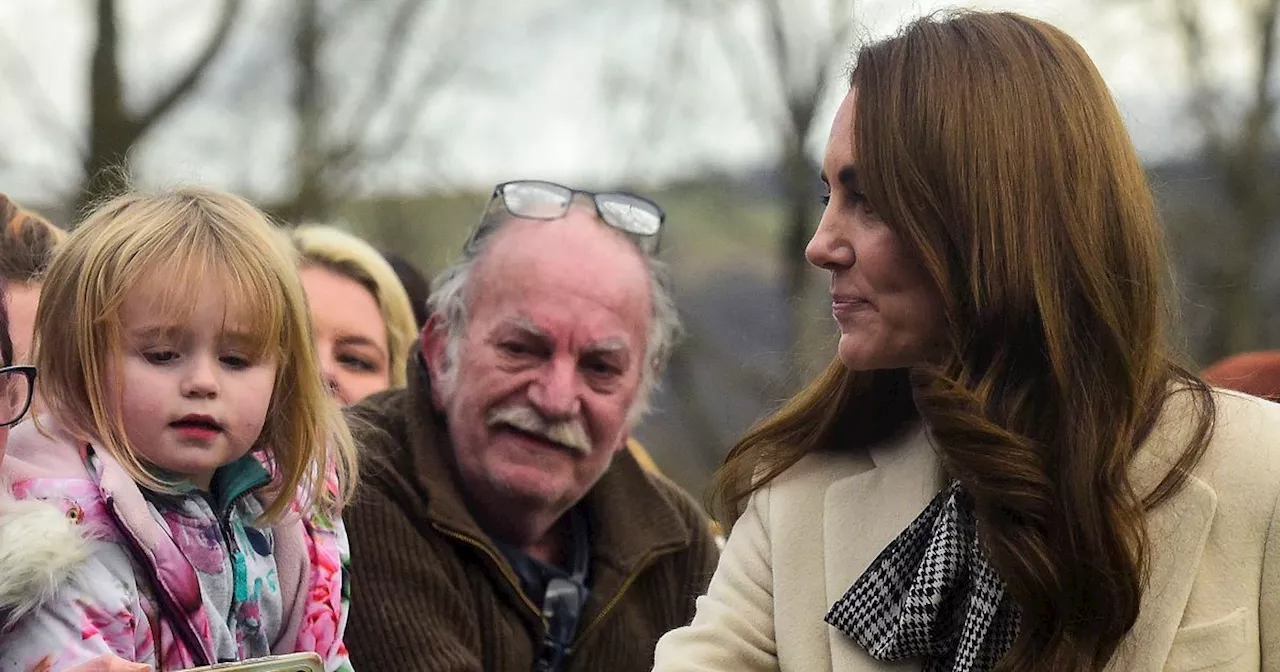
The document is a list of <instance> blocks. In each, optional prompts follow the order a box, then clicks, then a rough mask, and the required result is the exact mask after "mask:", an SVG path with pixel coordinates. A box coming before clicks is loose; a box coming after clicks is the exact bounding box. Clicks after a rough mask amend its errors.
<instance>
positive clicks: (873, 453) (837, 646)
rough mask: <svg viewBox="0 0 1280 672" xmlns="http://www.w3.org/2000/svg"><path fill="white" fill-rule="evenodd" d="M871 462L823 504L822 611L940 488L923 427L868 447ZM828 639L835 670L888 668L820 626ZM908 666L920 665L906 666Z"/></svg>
mask: <svg viewBox="0 0 1280 672" xmlns="http://www.w3.org/2000/svg"><path fill="white" fill-rule="evenodd" d="M869 452H870V457H871V461H872V462H873V463H874V464H875V466H874V467H873V468H872V469H870V470H868V471H864V472H861V473H858V474H854V475H851V476H848V477H846V478H843V479H840V480H838V481H835V482H834V483H832V484H831V485H830V486H828V488H827V492H826V497H825V501H824V503H823V509H824V515H823V528H824V529H823V540H824V545H825V547H824V549H823V557H824V559H825V563H826V604H825V607H824V610H823V612H822V614H821V615H820V616H819V618H821V617H822V616H825V615H826V609H829V608H830V607H831V605H832V604H835V602H836V601H837V600H839V599H840V598H841V597H843V596H844V594H845V592H847V591H848V590H849V587H850V586H852V585H853V582H854V581H856V580H857V579H858V577H859V576H861V575H862V573H863V572H865V571H866V569H867V567H869V566H870V565H871V563H872V561H874V560H875V559H876V557H877V556H878V555H880V552H881V551H883V550H884V548H885V547H886V546H888V545H889V542H891V541H893V540H894V538H896V537H897V536H898V535H899V534H901V533H902V531H903V530H904V529H905V528H906V527H907V525H908V524H910V523H911V521H912V520H915V518H916V516H918V515H920V512H921V511H923V510H924V508H925V506H927V505H928V504H929V501H930V500H931V499H932V498H933V496H934V495H936V494H937V493H938V491H939V490H940V489H941V488H942V485H943V478H942V473H941V469H940V467H939V462H938V458H937V455H936V454H935V453H934V449H933V446H932V445H931V444H930V439H929V436H928V434H927V432H925V431H924V430H923V429H922V428H913V429H912V430H910V432H909V433H908V434H906V435H904V436H903V437H901V438H899V439H898V440H895V441H891V442H888V443H886V444H881V445H878V446H876V447H874V448H872V449H870V451H869ZM823 625H824V627H826V628H827V636H828V637H829V638H830V641H831V660H832V670H833V672H854V671H856V670H872V669H876V670H880V669H889V668H888V667H887V666H886V664H885V663H880V662H876V661H873V660H872V659H871V658H870V657H869V656H867V654H866V653H865V652H864V651H863V650H862V649H861V647H859V646H858V645H857V644H856V643H854V641H853V640H852V639H850V638H849V637H848V636H846V635H845V634H844V633H842V632H840V631H839V630H836V629H835V628H834V627H831V626H829V625H826V624H823ZM903 667H905V668H906V669H915V668H918V666H915V665H911V664H907V665H904V666H903Z"/></svg>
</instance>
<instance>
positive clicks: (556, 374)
mask: <svg viewBox="0 0 1280 672" xmlns="http://www.w3.org/2000/svg"><path fill="white" fill-rule="evenodd" d="M529 403H531V404H533V406H534V407H535V408H537V409H538V410H539V411H540V412H542V414H543V415H544V416H545V417H548V418H570V417H573V416H575V415H577V414H578V411H579V410H580V409H581V406H582V401H581V399H580V398H579V397H578V371H577V367H576V366H575V364H574V363H573V362H572V361H569V360H567V359H566V360H553V361H551V362H548V363H547V364H546V366H544V367H542V369H541V370H540V371H539V373H538V377H537V378H536V379H535V380H534V381H533V382H532V383H530V384H529Z"/></svg>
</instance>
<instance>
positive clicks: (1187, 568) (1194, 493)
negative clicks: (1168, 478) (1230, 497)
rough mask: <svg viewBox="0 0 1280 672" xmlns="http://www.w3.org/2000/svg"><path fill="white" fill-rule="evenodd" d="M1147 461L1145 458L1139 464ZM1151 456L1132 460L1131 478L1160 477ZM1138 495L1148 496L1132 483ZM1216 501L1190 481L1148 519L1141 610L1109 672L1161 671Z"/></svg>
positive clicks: (1206, 489)
mask: <svg viewBox="0 0 1280 672" xmlns="http://www.w3.org/2000/svg"><path fill="white" fill-rule="evenodd" d="M1143 458H1145V459H1143ZM1158 461H1159V460H1157V459H1156V458H1155V457H1153V456H1141V457H1140V458H1139V459H1138V460H1136V461H1135V465H1134V466H1135V473H1139V474H1157V475H1161V476H1162V475H1163V474H1164V473H1165V472H1166V471H1167V470H1168V466H1167V465H1164V468H1163V469H1158V468H1155V467H1156V464H1153V463H1156V462H1158ZM1134 480H1135V482H1136V484H1137V485H1139V488H1138V492H1147V491H1148V488H1143V487H1141V485H1145V484H1144V483H1142V481H1145V480H1152V482H1151V483H1150V485H1151V486H1154V485H1155V482H1154V481H1156V480H1158V478H1151V479H1148V478H1135V479H1134ZM1217 508H1218V496H1217V494H1216V493H1215V492H1214V491H1213V489H1212V488H1210V487H1209V486H1208V485H1207V484H1206V483H1205V482H1204V481H1201V480H1200V479H1197V478H1195V477H1191V478H1189V479H1188V480H1187V483H1186V485H1184V486H1183V487H1182V489H1181V490H1179V491H1178V493H1177V494H1175V495H1174V496H1173V497H1171V498H1170V499H1169V500H1168V501H1166V502H1164V503H1163V504H1161V505H1160V507H1159V508H1157V509H1156V510H1154V511H1152V512H1151V513H1150V514H1148V516H1147V539H1148V545H1147V557H1148V558H1149V563H1150V564H1149V568H1148V571H1147V581H1146V583H1145V585H1144V586H1143V594H1142V608H1141V611H1140V612H1139V613H1138V620H1137V622H1135V623H1134V625H1133V629H1132V630H1130V631H1129V634H1128V636H1127V637H1125V639H1124V641H1123V642H1121V645H1120V648H1119V649H1118V650H1117V651H1116V654H1115V655H1114V656H1113V657H1112V659H1111V662H1110V663H1109V664H1108V665H1107V668H1106V669H1108V670H1116V671H1119V670H1126V671H1127V670H1160V669H1164V663H1165V658H1166V657H1167V656H1168V655H1169V649H1170V648H1171V647H1172V645H1173V637H1174V635H1175V634H1177V631H1178V626H1179V625H1180V624H1181V622H1182V613H1183V611H1184V610H1185V609H1186V605H1187V599H1188V598H1190V596H1191V587H1192V584H1194V583H1195V578H1196V568H1197V567H1198V566H1199V565H1200V556H1201V555H1202V554H1203V553H1204V547H1205V543H1206V542H1207V541H1208V539H1209V529H1210V527H1211V526H1212V523H1213V516H1214V513H1215V512H1216V511H1217Z"/></svg>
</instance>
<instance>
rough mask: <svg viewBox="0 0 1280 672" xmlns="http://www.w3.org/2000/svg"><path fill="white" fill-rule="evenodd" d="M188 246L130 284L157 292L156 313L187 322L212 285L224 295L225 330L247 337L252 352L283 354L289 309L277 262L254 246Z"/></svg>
mask: <svg viewBox="0 0 1280 672" xmlns="http://www.w3.org/2000/svg"><path fill="white" fill-rule="evenodd" d="M184 247H186V249H180V250H176V254H173V255H171V256H169V257H168V259H167V260H165V261H164V262H162V263H161V264H160V265H158V266H156V267H154V268H150V269H147V270H145V271H143V272H142V273H141V274H139V275H138V277H137V278H136V281H135V282H133V283H129V284H130V285H131V286H132V288H143V289H146V290H149V291H151V292H154V294H153V297H154V299H153V301H154V308H153V310H155V315H156V317H157V318H158V319H160V320H161V321H164V322H172V323H181V322H183V321H185V320H187V319H188V318H189V317H190V315H191V313H192V311H193V310H194V309H195V308H196V306H197V302H198V301H200V300H201V299H204V300H208V297H207V296H202V295H203V294H204V293H205V291H207V290H208V289H210V288H213V289H216V290H217V291H221V292H222V293H223V295H224V296H225V301H226V314H225V317H224V320H225V324H226V328H228V329H234V330H235V331H236V332H237V333H238V334H240V335H242V336H245V337H247V338H248V342H247V343H246V345H247V346H248V347H249V349H250V350H251V351H252V352H251V353H250V354H252V355H254V356H255V357H261V356H275V357H279V356H280V355H281V354H282V352H283V351H284V349H285V348H286V346H287V344H286V343H284V342H283V339H284V337H285V335H284V333H283V332H282V330H281V329H280V326H279V325H281V324H282V323H283V321H284V320H283V317H284V313H285V307H284V297H283V292H282V291H281V289H280V287H279V282H278V279H277V278H275V277H274V274H273V273H271V269H272V267H273V266H274V264H271V263H270V262H269V261H268V260H266V259H265V258H263V257H264V256H265V255H262V254H261V253H258V252H257V251H254V250H236V249H228V247H230V246H225V245H218V246H216V248H217V249H201V247H202V246H184ZM122 294H123V293H122ZM120 298H121V302H122V301H123V298H124V297H123V296H121V297H120Z"/></svg>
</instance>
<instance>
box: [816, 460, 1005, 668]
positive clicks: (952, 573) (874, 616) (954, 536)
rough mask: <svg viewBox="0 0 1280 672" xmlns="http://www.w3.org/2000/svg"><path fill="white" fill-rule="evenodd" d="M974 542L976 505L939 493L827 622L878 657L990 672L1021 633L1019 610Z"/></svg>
mask: <svg viewBox="0 0 1280 672" xmlns="http://www.w3.org/2000/svg"><path fill="white" fill-rule="evenodd" d="M1004 589H1005V585H1004V581H1003V580H1001V579H1000V577H999V576H997V575H996V572H995V570H994V569H992V567H991V565H989V564H987V561H986V558H985V557H984V556H983V553H982V548H981V546H980V545H979V543H978V530H977V524H976V521H975V519H974V513H973V500H971V499H970V498H969V496H968V494H967V493H965V491H964V490H963V489H962V488H961V487H960V484H959V483H958V482H953V483H951V485H949V486H948V487H947V488H945V489H944V490H943V491H942V492H940V493H938V494H937V496H935V497H934V498H933V501H932V502H930V503H929V506H927V507H925V510H924V511H923V512H922V513H921V514H920V515H919V516H918V517H917V518H916V519H915V520H914V521H912V522H911V524H910V525H908V526H907V529H905V530H903V531H902V534H899V535H898V537H897V538H896V539H894V540H893V542H891V543H890V544H889V546H888V547H886V548H885V549H884V550H883V551H881V552H880V555H879V556H878V557H876V559H875V561H874V562H872V563H871V566H870V567H868V568H867V571H866V572H865V573H863V575H862V576H860V577H858V580H857V581H855V582H854V583H853V586H851V587H850V588H849V590H848V592H846V593H845V594H844V597H842V598H840V599H839V600H838V601H837V602H836V603H835V604H834V605H832V607H831V611H829V612H828V613H827V618H826V621H827V623H830V624H831V625H833V626H835V627H836V628H838V629H839V630H840V631H841V632H843V633H845V634H846V635H848V636H849V637H851V638H853V640H854V641H855V642H857V643H858V644H859V645H860V646H861V647H862V648H864V649H866V651H867V653H869V654H870V655H871V657H872V658H875V659H876V660H883V661H897V660H906V659H912V658H920V659H923V662H924V670H925V671H926V672H938V671H942V670H948V671H954V672H970V671H975V672H976V671H979V670H990V669H991V668H992V667H993V666H994V665H995V663H996V661H998V660H999V659H1000V657H1001V656H1002V655H1004V653H1005V652H1006V651H1008V650H1009V647H1010V645H1012V644H1013V640H1014V639H1015V638H1016V637H1017V635H1018V618H1019V613H1018V608H1017V606H1016V605H1015V604H1014V603H1013V600H1012V599H1010V598H1008V597H1007V596H1006V595H1005V590H1004Z"/></svg>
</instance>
